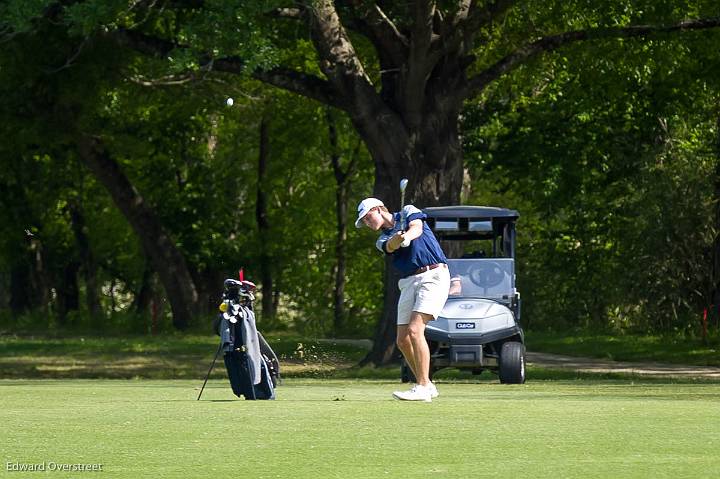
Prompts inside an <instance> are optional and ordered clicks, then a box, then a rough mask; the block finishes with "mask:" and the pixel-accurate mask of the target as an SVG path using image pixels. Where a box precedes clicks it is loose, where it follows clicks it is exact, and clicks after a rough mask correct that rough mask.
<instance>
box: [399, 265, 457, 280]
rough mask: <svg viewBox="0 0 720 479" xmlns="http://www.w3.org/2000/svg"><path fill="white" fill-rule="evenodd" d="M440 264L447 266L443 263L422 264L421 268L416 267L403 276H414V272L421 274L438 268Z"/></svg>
mask: <svg viewBox="0 0 720 479" xmlns="http://www.w3.org/2000/svg"><path fill="white" fill-rule="evenodd" d="M441 266H444V267H447V265H446V264H445V263H437V264H429V265H427V266H423V267H421V268H418V269H416V270H415V271H413V272H412V273H408V274H406V275H405V276H403V278H407V277H409V276H415V275H416V274H421V273H424V272H426V271H430V270H431V269H435V268H440V267H441Z"/></svg>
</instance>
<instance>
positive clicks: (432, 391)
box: [428, 382, 440, 399]
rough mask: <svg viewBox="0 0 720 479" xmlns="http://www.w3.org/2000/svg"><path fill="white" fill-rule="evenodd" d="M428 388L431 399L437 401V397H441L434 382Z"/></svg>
mask: <svg viewBox="0 0 720 479" xmlns="http://www.w3.org/2000/svg"><path fill="white" fill-rule="evenodd" d="M428 387H429V388H430V397H431V398H433V399H435V398H436V397H438V396H439V395H440V393H439V392H438V390H437V387H435V383H434V382H431V383H430V385H429V386H428Z"/></svg>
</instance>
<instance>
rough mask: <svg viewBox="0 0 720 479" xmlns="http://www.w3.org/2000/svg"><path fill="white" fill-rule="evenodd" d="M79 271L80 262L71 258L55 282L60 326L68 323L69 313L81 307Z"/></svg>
mask: <svg viewBox="0 0 720 479" xmlns="http://www.w3.org/2000/svg"><path fill="white" fill-rule="evenodd" d="M79 271H80V263H79V262H78V261H75V260H70V261H68V262H66V263H65V266H64V267H63V270H62V276H61V277H60V278H58V281H57V282H56V283H55V284H56V285H57V288H56V290H57V318H58V323H59V325H60V326H65V325H66V324H67V316H68V313H70V312H72V311H77V310H78V308H79V307H80V289H79V288H78V272H79Z"/></svg>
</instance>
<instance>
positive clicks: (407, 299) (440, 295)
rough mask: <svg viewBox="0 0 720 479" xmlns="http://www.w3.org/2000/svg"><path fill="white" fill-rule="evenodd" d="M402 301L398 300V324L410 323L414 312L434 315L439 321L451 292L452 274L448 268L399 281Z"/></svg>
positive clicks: (436, 269) (437, 269) (441, 267)
mask: <svg viewBox="0 0 720 479" xmlns="http://www.w3.org/2000/svg"><path fill="white" fill-rule="evenodd" d="M398 287H399V288H400V299H399V300H398V315H397V324H398V326H402V325H405V324H409V323H410V314H411V313H412V312H413V311H417V312H419V313H425V314H430V315H432V317H433V319H437V317H438V316H439V315H440V311H442V309H443V307H444V306H445V301H447V297H448V291H449V290H450V272H449V271H448V269H447V266H440V267H439V268H435V269H431V270H428V271H425V272H424V273H420V274H416V275H413V276H408V277H407V278H402V279H401V280H400V281H398Z"/></svg>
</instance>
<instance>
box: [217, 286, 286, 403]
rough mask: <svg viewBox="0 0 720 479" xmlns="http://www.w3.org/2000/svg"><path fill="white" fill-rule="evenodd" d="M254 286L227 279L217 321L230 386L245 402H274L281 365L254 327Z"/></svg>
mask: <svg viewBox="0 0 720 479" xmlns="http://www.w3.org/2000/svg"><path fill="white" fill-rule="evenodd" d="M254 289H255V285H254V284H253V283H251V282H250V281H237V280H234V279H226V280H225V290H224V292H223V303H222V304H221V306H220V309H221V311H222V312H221V313H220V315H219V316H218V319H217V320H216V321H215V324H214V327H215V332H216V334H218V335H219V336H220V341H221V345H220V348H221V349H222V350H223V352H224V360H225V368H226V369H227V373H228V378H229V379H230V386H231V387H232V390H233V393H235V395H236V396H238V397H240V396H244V397H245V399H275V387H276V386H277V384H278V381H279V378H280V364H279V361H278V359H277V356H276V355H275V353H274V352H273V350H272V348H271V347H270V345H269V344H268V343H267V341H265V338H264V337H263V336H262V334H260V333H259V332H258V331H257V329H256V326H255V313H254V312H253V300H254V299H255V297H254V294H253V292H254Z"/></svg>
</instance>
